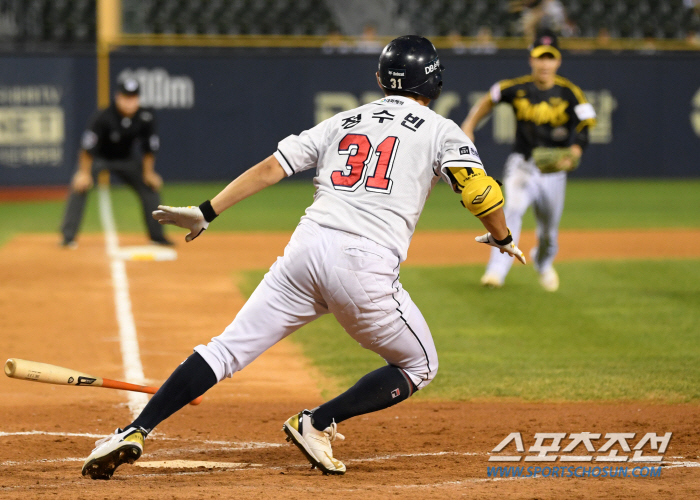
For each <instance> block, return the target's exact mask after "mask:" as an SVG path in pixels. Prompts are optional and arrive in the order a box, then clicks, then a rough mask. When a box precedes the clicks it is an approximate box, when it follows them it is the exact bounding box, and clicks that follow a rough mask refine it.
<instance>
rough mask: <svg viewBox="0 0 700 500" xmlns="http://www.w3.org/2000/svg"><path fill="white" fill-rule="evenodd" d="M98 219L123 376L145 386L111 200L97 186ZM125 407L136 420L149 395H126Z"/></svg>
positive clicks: (102, 188) (106, 189) (102, 187)
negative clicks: (127, 407)
mask: <svg viewBox="0 0 700 500" xmlns="http://www.w3.org/2000/svg"><path fill="white" fill-rule="evenodd" d="M98 196H99V206H100V220H101V222H102V229H103V230H104V234H105V247H106V250H107V257H108V258H109V261H110V268H111V271H112V286H113V287H114V304H115V307H116V312H117V324H118V325H119V345H120V347H121V352H122V364H123V366H124V377H125V379H126V380H127V381H129V382H131V383H132V384H139V385H144V383H145V377H144V374H143V366H142V364H141V353H140V351H139V341H138V337H137V335H136V324H135V323H134V315H133V313H132V311H131V298H130V297H129V280H128V279H127V276H126V264H125V263H124V260H122V259H120V258H118V257H117V255H118V252H119V238H118V236H117V228H116V225H115V223H114V214H113V213H112V200H111V197H110V195H109V187H107V186H100V187H99V190H98ZM127 395H128V406H129V409H130V410H131V414H132V415H133V416H134V417H136V416H137V415H138V414H139V413H141V410H143V407H144V406H146V403H148V396H147V395H146V394H143V393H140V392H128V393H127Z"/></svg>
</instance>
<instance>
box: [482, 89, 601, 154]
mask: <svg viewBox="0 0 700 500" xmlns="http://www.w3.org/2000/svg"><path fill="white" fill-rule="evenodd" d="M490 94H491V101H492V102H493V103H494V104H498V103H499V102H506V103H508V104H510V105H511V106H513V111H515V118H516V120H517V126H516V131H515V145H514V147H513V151H514V152H515V153H520V154H522V155H523V156H525V158H526V159H527V158H530V156H531V155H532V150H533V148H536V147H548V148H553V147H567V146H571V145H572V144H578V145H579V146H581V148H582V149H583V148H585V147H586V146H587V145H588V129H589V128H590V127H592V126H593V125H595V111H594V110H593V106H591V105H590V104H589V103H588V101H586V96H584V95H583V92H582V91H581V89H580V88H578V87H577V86H576V85H574V84H573V83H571V82H570V81H569V80H567V79H566V78H564V77H561V76H556V77H555V79H554V86H553V87H552V88H550V89H548V90H540V89H538V88H537V86H536V85H535V83H534V81H533V78H532V76H531V75H527V76H521V77H520V78H514V79H512V80H502V81H500V82H498V83H496V84H494V85H493V86H492V87H491V90H490Z"/></svg>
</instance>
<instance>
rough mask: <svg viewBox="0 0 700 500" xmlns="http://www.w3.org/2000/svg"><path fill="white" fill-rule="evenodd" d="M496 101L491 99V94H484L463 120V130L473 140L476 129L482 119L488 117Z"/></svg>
mask: <svg viewBox="0 0 700 500" xmlns="http://www.w3.org/2000/svg"><path fill="white" fill-rule="evenodd" d="M493 106H494V103H493V101H492V100H491V96H490V95H489V94H484V95H483V97H482V98H481V99H479V100H478V101H477V102H476V104H474V106H472V109H470V110H469V114H468V115H467V117H466V118H465V119H464V121H463V122H462V130H463V131H464V133H465V134H466V135H467V137H469V138H470V139H471V140H472V142H474V131H475V130H476V127H477V126H478V125H479V123H480V122H481V120H483V119H484V118H486V117H487V116H488V115H489V113H491V110H492V109H493Z"/></svg>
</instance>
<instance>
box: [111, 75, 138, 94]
mask: <svg viewBox="0 0 700 500" xmlns="http://www.w3.org/2000/svg"><path fill="white" fill-rule="evenodd" d="M140 90H141V86H140V85H139V81H138V80H137V79H136V78H124V79H122V80H119V82H117V93H119V94H124V95H139V91H140Z"/></svg>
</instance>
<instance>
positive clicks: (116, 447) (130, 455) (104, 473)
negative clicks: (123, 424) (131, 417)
mask: <svg viewBox="0 0 700 500" xmlns="http://www.w3.org/2000/svg"><path fill="white" fill-rule="evenodd" d="M146 435H148V433H147V432H146V431H145V430H144V429H142V428H140V427H139V428H134V427H130V428H128V429H127V430H125V431H122V430H121V429H117V430H116V431H114V434H112V435H111V436H107V437H106V438H102V439H100V440H99V441H97V442H95V449H94V450H92V453H90V456H89V457H87V458H86V459H85V463H84V464H83V476H89V477H90V478H92V479H109V478H111V477H112V474H114V471H115V470H117V467H119V466H120V465H121V464H133V463H134V462H136V460H138V459H139V457H141V454H142V453H143V442H144V439H145V437H146Z"/></svg>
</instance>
